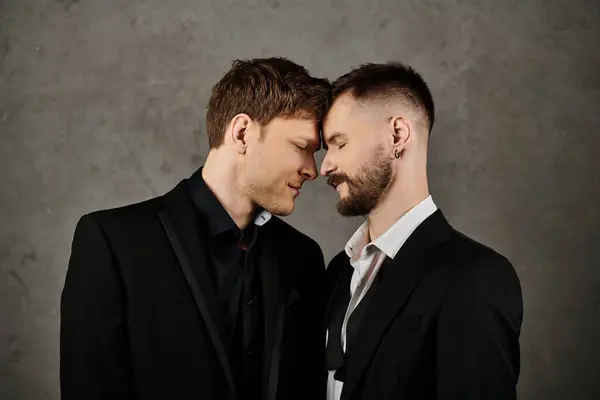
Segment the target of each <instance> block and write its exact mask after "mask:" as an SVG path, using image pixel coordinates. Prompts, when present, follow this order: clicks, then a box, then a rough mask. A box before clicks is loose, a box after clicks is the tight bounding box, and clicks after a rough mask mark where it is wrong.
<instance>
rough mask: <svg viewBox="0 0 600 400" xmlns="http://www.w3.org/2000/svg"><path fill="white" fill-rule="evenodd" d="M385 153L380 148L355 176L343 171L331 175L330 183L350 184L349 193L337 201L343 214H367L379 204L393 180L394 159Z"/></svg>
mask: <svg viewBox="0 0 600 400" xmlns="http://www.w3.org/2000/svg"><path fill="white" fill-rule="evenodd" d="M383 153H384V152H383V149H382V148H378V149H377V150H376V151H375V153H374V154H373V157H372V158H371V159H370V160H368V161H367V162H366V163H364V164H363V165H362V167H361V168H360V169H359V171H358V172H357V173H356V175H355V176H353V177H349V176H348V175H347V174H345V173H343V172H339V173H336V174H331V175H330V176H329V178H328V180H327V183H328V184H330V185H337V184H341V183H342V182H345V183H346V185H348V195H347V196H346V197H344V198H342V199H340V200H339V201H338V203H337V210H338V212H339V213H340V214H341V215H343V216H345V217H354V216H360V215H367V214H369V213H370V212H371V211H372V210H373V209H374V208H375V206H377V204H378V203H379V200H380V199H381V197H382V196H383V195H384V193H385V190H386V189H387V188H388V186H389V184H390V182H391V181H392V160H391V159H389V158H387V157H385V156H384V154H383Z"/></svg>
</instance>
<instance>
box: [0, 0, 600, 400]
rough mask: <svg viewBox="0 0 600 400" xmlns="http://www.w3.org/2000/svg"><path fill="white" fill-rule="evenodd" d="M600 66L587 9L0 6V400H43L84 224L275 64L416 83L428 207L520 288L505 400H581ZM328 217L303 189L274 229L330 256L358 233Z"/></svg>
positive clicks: (54, 377)
mask: <svg viewBox="0 0 600 400" xmlns="http://www.w3.org/2000/svg"><path fill="white" fill-rule="evenodd" d="M599 48H600V5H599V4H598V2H596V1H593V0H587V1H586V0H570V1H568V2H567V1H566V0H565V1H550V2H548V1H541V0H527V1H516V0H504V1H502V2H500V1H492V0H487V1H468V0H465V1H461V0H446V1H441V0H418V1H417V0H407V1H402V2H399V1H391V0H370V1H366V0H365V1H359V0H346V1H342V0H328V1H316V0H315V1H298V0H296V1H293V0H288V1H284V0H279V1H278V0H248V1H244V2H242V1H237V2H236V1H231V0H230V1H225V0H223V1H218V2H217V1H208V0H202V1H200V0H171V1H168V2H167V1H161V0H135V1H134V0H130V1H124V0H122V1H119V0H102V1H99V0H52V1H51V0H0V168H1V169H0V171H1V176H2V178H1V182H2V184H1V185H0V277H1V278H0V321H1V325H0V398H1V399H10V400H13V399H14V400H30V399H31V400H33V399H59V386H58V334H59V330H58V327H59V314H58V304H59V296H60V291H61V289H62V284H63V281H64V273H65V270H66V265H67V260H68V256H69V251H70V243H71V239H72V234H73V229H74V226H75V223H76V221H77V219H78V218H79V216H81V215H82V214H83V213H85V212H88V211H91V210H94V209H99V208H108V207H113V206H119V205H123V204H126V203H130V202H135V201H140V200H143V199H146V198H148V197H151V196H155V195H159V194H162V193H163V192H165V191H167V190H168V189H170V188H171V187H172V186H174V185H175V184H176V183H177V182H178V181H179V180H180V179H182V178H183V177H186V176H188V175H189V174H191V172H192V171H193V170H194V169H195V168H197V167H198V166H200V165H201V164H202V162H203V160H204V157H205V155H206V152H207V143H206V138H205V131H204V126H203V124H204V119H203V114H204V106H205V104H206V101H207V99H208V92H209V89H210V87H211V85H212V84H214V83H215V82H216V81H217V79H218V78H219V76H220V74H222V73H223V72H224V71H226V70H227V69H228V68H229V66H230V63H231V61H232V60H233V59H235V58H249V57H257V56H270V55H283V56H288V57H290V58H292V59H294V60H296V61H298V62H300V63H302V64H304V65H306V66H307V68H308V69H309V70H310V71H311V72H313V73H314V74H316V75H321V76H326V77H329V78H335V77H337V76H338V75H339V74H341V73H343V72H346V71H347V70H348V69H349V68H350V67H353V66H355V65H358V64H360V63H362V62H380V61H387V60H392V59H396V60H402V61H404V62H407V63H409V64H412V65H413V66H415V67H416V68H417V69H418V70H419V71H421V72H422V74H423V75H424V77H425V79H426V80H427V81H428V82H429V84H430V86H431V88H432V91H433V94H434V97H435V99H436V103H437V109H438V114H437V122H436V126H435V128H434V132H433V136H432V142H431V151H430V180H431V190H432V193H433V196H434V199H435V200H436V202H437V203H438V205H439V206H440V207H441V208H442V209H443V211H444V212H445V214H446V215H447V217H448V219H449V220H450V222H451V223H452V224H453V225H454V226H455V227H456V228H458V229H460V230H462V231H463V232H465V233H466V234H468V235H470V236H472V237H474V238H476V239H478V240H480V241H482V242H484V243H486V244H488V245H490V246H492V247H494V248H496V249H497V250H498V251H500V252H502V253H503V254H505V255H506V256H508V257H509V258H510V259H511V260H512V261H513V262H514V264H515V266H516V268H517V271H518V273H519V275H520V277H521V280H522V285H523V290H524V297H525V323H524V326H523V335H522V341H521V343H522V357H523V358H522V374H521V380H520V383H519V392H520V398H522V399H548V400H551V399H564V398H570V399H592V398H598V397H597V396H600V368H598V356H600V351H599V349H600V347H599V346H598V345H597V341H598V338H599V337H600V268H598V267H600V265H599V261H598V256H597V248H598V245H600V233H599V232H600V228H599V223H600V211H599V210H598V206H597V204H598V200H600V162H599V159H600V139H599V136H598V128H599V127H600V108H599V105H600V73H599V72H600V54H599V53H598V49H599ZM322 157H323V154H319V162H320V160H321V159H322ZM334 200H335V193H334V192H333V191H332V190H331V189H329V188H328V187H326V185H325V182H324V180H323V179H320V180H319V181H318V182H316V183H313V184H309V185H307V186H306V190H304V192H303V195H302V196H301V197H300V198H299V205H298V208H297V211H296V213H295V214H294V215H293V216H291V217H289V218H288V219H289V221H290V222H291V223H292V224H293V225H295V226H296V227H298V228H299V229H300V230H302V231H304V232H306V233H307V234H309V235H311V236H313V237H314V238H315V239H317V240H318V241H320V243H321V244H322V247H323V249H324V252H325V255H326V258H327V259H330V258H331V257H332V256H333V255H334V254H335V253H336V252H337V251H338V250H339V249H341V247H342V245H343V244H344V243H345V241H346V240H347V239H348V237H349V236H350V234H351V233H352V232H353V231H354V229H355V228H356V227H357V225H358V224H359V223H360V221H359V220H356V219H342V217H339V216H338V215H337V214H336V213H335V211H334V208H333V204H334Z"/></svg>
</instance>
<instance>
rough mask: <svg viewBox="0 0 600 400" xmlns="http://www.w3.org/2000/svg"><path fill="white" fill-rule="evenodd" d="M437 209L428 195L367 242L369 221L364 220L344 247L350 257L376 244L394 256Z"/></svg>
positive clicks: (386, 253)
mask: <svg viewBox="0 0 600 400" xmlns="http://www.w3.org/2000/svg"><path fill="white" fill-rule="evenodd" d="M436 210H437V206H436V205H435V203H434V202H433V199H432V198H431V196H427V197H426V198H425V199H423V200H422V201H421V202H419V203H418V204H417V205H416V206H414V207H413V208H411V209H410V210H409V211H408V212H407V213H406V214H404V215H403V216H402V217H400V219H398V221H396V222H395V223H394V225H392V226H391V227H390V228H389V229H388V230H387V231H385V232H384V233H383V234H382V235H381V236H379V237H378V238H377V239H376V240H375V241H373V242H370V243H367V238H368V237H369V221H368V220H367V221H365V222H363V224H362V225H361V226H360V227H359V228H358V229H357V230H356V232H354V234H353V235H352V237H351V238H350V240H348V242H347V243H346V246H345V248H344V249H345V251H346V254H347V255H348V257H350V259H353V258H355V257H360V256H361V253H362V251H363V248H364V249H365V254H366V253H367V252H369V251H370V249H371V247H373V246H374V247H376V248H378V249H379V250H381V251H382V252H383V253H385V255H386V256H388V257H390V258H394V257H395V256H396V254H397V253H398V251H399V250H400V248H401V247H402V245H403V244H404V243H405V242H406V240H407V239H408V238H409V237H410V235H411V234H412V233H413V232H414V231H415V229H417V227H418V226H419V225H421V223H422V222H423V221H425V220H426V219H427V218H428V217H429V216H430V215H431V214H433V213H434V212H435V211H436Z"/></svg>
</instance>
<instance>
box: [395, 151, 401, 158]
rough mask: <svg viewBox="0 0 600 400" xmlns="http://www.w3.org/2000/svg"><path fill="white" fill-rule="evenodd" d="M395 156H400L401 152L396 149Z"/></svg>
mask: <svg viewBox="0 0 600 400" xmlns="http://www.w3.org/2000/svg"><path fill="white" fill-rule="evenodd" d="M394 157H396V158H400V153H399V152H398V150H397V149H396V150H394Z"/></svg>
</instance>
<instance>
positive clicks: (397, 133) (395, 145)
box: [390, 116, 413, 158]
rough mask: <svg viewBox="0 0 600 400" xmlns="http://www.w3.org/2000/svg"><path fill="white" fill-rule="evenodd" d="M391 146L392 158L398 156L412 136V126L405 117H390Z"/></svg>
mask: <svg viewBox="0 0 600 400" xmlns="http://www.w3.org/2000/svg"><path fill="white" fill-rule="evenodd" d="M390 128H391V131H392V135H391V139H390V140H391V148H392V151H393V156H394V158H399V156H400V155H401V154H402V152H403V151H404V150H405V149H406V146H408V143H409V142H410V140H411V139H412V136H413V126H412V124H411V122H410V120H409V119H407V118H405V117H400V116H398V117H392V118H391V119H390Z"/></svg>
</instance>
